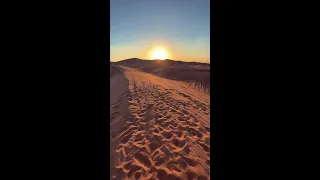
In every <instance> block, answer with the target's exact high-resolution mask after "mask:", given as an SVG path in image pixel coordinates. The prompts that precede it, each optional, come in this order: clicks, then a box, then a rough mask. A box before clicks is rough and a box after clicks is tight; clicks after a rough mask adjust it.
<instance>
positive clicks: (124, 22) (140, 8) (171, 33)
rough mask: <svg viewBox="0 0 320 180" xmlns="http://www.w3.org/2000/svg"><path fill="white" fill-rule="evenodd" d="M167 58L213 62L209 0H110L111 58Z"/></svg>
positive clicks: (117, 59) (114, 59)
mask: <svg viewBox="0 0 320 180" xmlns="http://www.w3.org/2000/svg"><path fill="white" fill-rule="evenodd" d="M158 47H159V48H163V49H165V51H166V52H167V53H168V59H173V60H180V61H195V62H205V63H210V0H111V1H110V53H111V54H110V60H111V61H119V60H123V59H128V58H141V59H151V51H152V49H154V48H158Z"/></svg>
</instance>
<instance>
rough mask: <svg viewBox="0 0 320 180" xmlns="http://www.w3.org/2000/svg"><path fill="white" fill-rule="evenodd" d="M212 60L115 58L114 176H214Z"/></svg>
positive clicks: (112, 73)
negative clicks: (211, 125) (211, 101)
mask: <svg viewBox="0 0 320 180" xmlns="http://www.w3.org/2000/svg"><path fill="white" fill-rule="evenodd" d="M209 90H210V65H209V64H205V63H190V62H182V61H173V60H158V61H147V60H141V59H136V58H132V59H127V60H123V61H119V62H112V63H110V100H111V101H110V112H111V114H110V127H111V134H110V141H111V149H110V150H111V154H110V157H111V161H110V167H111V170H110V172H111V174H110V179H159V180H162V179H164V180H171V179H181V180H183V179H196V180H205V179H210V91H209Z"/></svg>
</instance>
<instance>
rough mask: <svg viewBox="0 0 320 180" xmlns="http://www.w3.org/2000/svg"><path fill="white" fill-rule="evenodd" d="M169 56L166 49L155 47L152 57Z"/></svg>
mask: <svg viewBox="0 0 320 180" xmlns="http://www.w3.org/2000/svg"><path fill="white" fill-rule="evenodd" d="M167 58H168V54H167V52H166V51H165V50H164V49H155V50H154V51H153V52H152V59H153V60H154V59H160V60H164V59H167Z"/></svg>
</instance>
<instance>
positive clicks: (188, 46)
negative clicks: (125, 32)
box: [110, 38, 210, 63]
mask: <svg viewBox="0 0 320 180" xmlns="http://www.w3.org/2000/svg"><path fill="white" fill-rule="evenodd" d="M151 41H152V40H151ZM209 41H210V39H204V38H202V39H201V38H199V39H195V40H192V41H190V42H182V43H170V44H169V43H164V42H159V41H153V42H147V41H145V42H143V41H140V42H135V43H131V44H125V45H124V44H119V45H117V44H115V45H112V46H111V47H110V61H112V62H116V61H121V60H124V59H129V58H140V59H145V60H152V52H153V50H154V49H164V50H165V51H166V53H167V55H168V57H167V59H172V60H179V61H187V62H203V63H210V46H208V44H209Z"/></svg>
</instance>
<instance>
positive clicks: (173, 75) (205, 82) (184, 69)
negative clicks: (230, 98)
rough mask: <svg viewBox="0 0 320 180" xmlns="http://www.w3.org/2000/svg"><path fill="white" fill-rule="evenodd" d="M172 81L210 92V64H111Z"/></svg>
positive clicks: (133, 60)
mask: <svg viewBox="0 0 320 180" xmlns="http://www.w3.org/2000/svg"><path fill="white" fill-rule="evenodd" d="M112 64H114V65H120V66H125V67H131V68H138V69H139V70H140V71H143V72H148V73H151V74H153V75H156V76H159V77H164V78H167V79H172V80H179V81H186V82H188V83H189V84H190V85H191V86H194V87H195V88H198V89H199V90H201V91H205V92H207V93H208V92H210V64H207V63H199V62H184V61H174V60H142V59H138V58H131V59H125V60H122V61H118V62H113V63H112Z"/></svg>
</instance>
